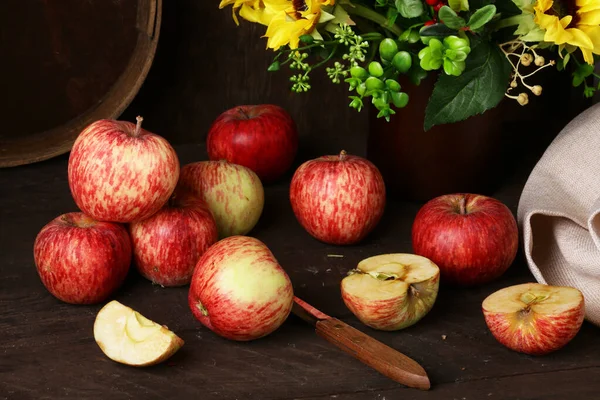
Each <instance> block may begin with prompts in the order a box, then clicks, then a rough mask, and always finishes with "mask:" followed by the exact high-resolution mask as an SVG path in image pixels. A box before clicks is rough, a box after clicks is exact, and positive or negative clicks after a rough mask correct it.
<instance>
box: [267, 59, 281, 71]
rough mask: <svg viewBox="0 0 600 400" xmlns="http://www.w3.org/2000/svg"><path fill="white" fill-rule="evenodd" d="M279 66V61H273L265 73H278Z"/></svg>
mask: <svg viewBox="0 0 600 400" xmlns="http://www.w3.org/2000/svg"><path fill="white" fill-rule="evenodd" d="M280 66H281V64H280V63H279V61H274V62H273V63H272V64H271V65H269V68H267V71H269V72H274V71H279V68H280Z"/></svg>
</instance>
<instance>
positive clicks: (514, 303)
mask: <svg viewBox="0 0 600 400" xmlns="http://www.w3.org/2000/svg"><path fill="white" fill-rule="evenodd" d="M482 309H483V315H484V318H485V322H486V324H487V326H488V328H489V330H490V331H491V332H492V335H493V336H494V337H495V338H496V340H498V342H500V343H502V344H503V345H504V346H506V347H508V348H509V349H512V350H514V351H517V352H520V353H525V354H530V355H543V354H548V353H551V352H553V351H556V350H558V349H560V348H561V347H563V346H565V345H566V344H567V343H569V342H570V341H571V339H573V338H574V337H575V335H576V334H577V332H578V331H579V329H580V328H581V325H582V324H583V320H584V316H585V307H584V298H583V294H582V293H581V292H580V291H579V290H578V289H576V288H572V287H565V286H550V285H544V284H540V283H524V284H520V285H514V286H509V287H506V288H504V289H500V290H498V291H496V292H494V293H492V294H491V295H489V296H488V297H487V298H486V299H485V300H484V301H483V303H482Z"/></svg>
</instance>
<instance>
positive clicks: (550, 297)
mask: <svg viewBox="0 0 600 400" xmlns="http://www.w3.org/2000/svg"><path fill="white" fill-rule="evenodd" d="M582 301H583V295H582V294H581V292H580V291H579V290H577V289H575V288H571V287H564V286H548V285H543V284H539V283H524V284H521V285H515V286H510V287H507V288H504V289H501V290H498V291H497V292H495V293H492V294H491V295H489V296H488V297H487V298H486V299H485V300H484V301H483V304H482V307H483V309H484V310H485V311H486V312H490V313H517V312H524V313H526V312H530V311H531V312H534V313H536V314H542V315H556V314H561V313H564V312H565V311H568V310H571V309H573V308H578V307H580V306H581V302H582Z"/></svg>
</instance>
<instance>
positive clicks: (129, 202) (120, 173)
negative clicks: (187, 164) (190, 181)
mask: <svg viewBox="0 0 600 400" xmlns="http://www.w3.org/2000/svg"><path fill="white" fill-rule="evenodd" d="M142 120H143V119H142V118H141V117H137V125H134V124H132V123H131V122H127V121H116V120H107V119H102V120H99V121H96V122H94V123H92V124H90V125H88V126H87V127H86V128H85V129H84V130H83V131H82V132H81V133H80V134H79V136H78V137H77V139H76V140H75V143H74V144H73V148H72V150H71V154H70V156H69V164H68V178H69V187H70V189H71V194H72V195H73V199H74V200H75V203H76V204H77V207H79V209H80V210H81V211H83V212H84V213H86V214H87V215H89V216H91V217H92V218H94V219H97V220H99V221H109V222H121V223H128V222H132V221H136V220H141V219H145V218H148V217H149V216H151V215H152V214H154V213H155V212H157V211H158V210H159V209H160V208H161V207H162V206H163V205H164V204H165V203H166V202H167V200H168V199H169V196H171V193H172V192H173V190H174V189H175V186H176V184H177V178H178V177H179V159H178V158H177V154H176V153H175V150H174V149H173V148H172V147H171V145H170V144H169V142H167V140H166V139H164V138H163V137H161V136H159V135H156V134H154V133H151V132H148V131H146V130H144V129H142Z"/></svg>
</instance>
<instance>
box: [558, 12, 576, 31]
mask: <svg viewBox="0 0 600 400" xmlns="http://www.w3.org/2000/svg"><path fill="white" fill-rule="evenodd" d="M571 21H573V17H572V16H570V15H565V16H564V17H563V18H561V20H560V21H559V22H560V24H561V25H562V27H563V28H565V29H566V28H567V26H569V24H570V23H571Z"/></svg>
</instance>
